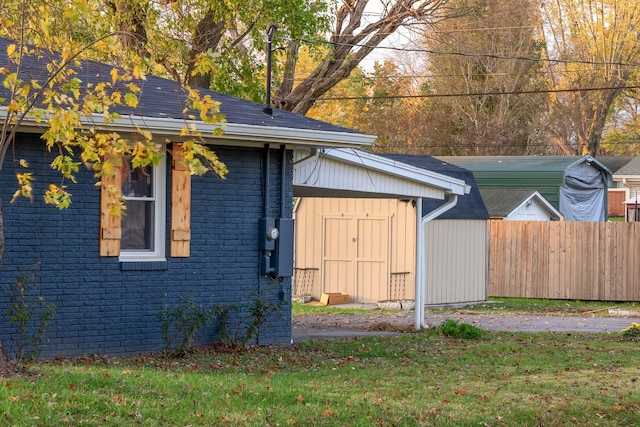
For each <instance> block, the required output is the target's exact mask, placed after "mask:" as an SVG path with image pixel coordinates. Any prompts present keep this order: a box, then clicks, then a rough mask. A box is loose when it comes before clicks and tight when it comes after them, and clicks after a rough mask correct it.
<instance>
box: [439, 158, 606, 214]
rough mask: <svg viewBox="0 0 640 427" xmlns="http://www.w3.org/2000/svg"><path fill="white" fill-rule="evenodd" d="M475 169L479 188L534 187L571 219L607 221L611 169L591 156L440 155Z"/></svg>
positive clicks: (445, 159) (472, 169)
mask: <svg viewBox="0 0 640 427" xmlns="http://www.w3.org/2000/svg"><path fill="white" fill-rule="evenodd" d="M438 158H439V159H441V160H443V161H446V162H449V163H452V164H454V165H456V166H460V167H462V168H465V169H468V170H470V171H472V172H473V176H474V177H475V180H476V184H477V185H478V188H480V189H481V190H482V189H485V188H486V189H490V188H502V189H509V188H512V189H515V188H525V189H535V190H536V191H538V192H539V193H540V194H541V195H542V196H544V198H545V199H547V200H548V201H549V202H550V203H551V204H552V205H553V206H554V207H555V208H557V209H558V210H559V211H560V212H561V213H562V215H563V216H564V218H565V219H566V220H569V221H572V220H573V221H606V220H607V191H608V188H609V187H610V186H611V185H612V174H611V171H610V170H609V169H608V168H607V167H606V166H605V165H604V164H603V163H602V162H600V161H598V160H596V159H595V158H593V157H591V156H584V157H571V156H465V157H456V156H448V157H438Z"/></svg>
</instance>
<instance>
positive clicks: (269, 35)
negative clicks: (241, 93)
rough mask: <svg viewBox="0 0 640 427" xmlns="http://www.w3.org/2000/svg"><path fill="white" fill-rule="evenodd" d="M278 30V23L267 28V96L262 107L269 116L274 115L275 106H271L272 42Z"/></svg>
mask: <svg viewBox="0 0 640 427" xmlns="http://www.w3.org/2000/svg"><path fill="white" fill-rule="evenodd" d="M276 30H277V27H276V24H269V28H267V88H266V89H267V98H266V102H265V106H264V108H263V109H262V112H263V113H265V114H267V115H269V116H271V115H273V108H271V52H272V49H271V44H272V43H273V35H274V34H275V33H276Z"/></svg>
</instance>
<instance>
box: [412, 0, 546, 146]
mask: <svg viewBox="0 0 640 427" xmlns="http://www.w3.org/2000/svg"><path fill="white" fill-rule="evenodd" d="M454 3H460V4H467V5H471V6H472V11H471V13H468V14H467V15H465V16H463V17H460V18H457V19H455V20H448V21H444V22H442V23H441V24H440V25H438V26H437V28H436V29H435V30H434V31H433V32H431V33H429V34H428V36H427V37H425V39H424V44H425V46H426V48H427V50H428V51H430V52H431V53H430V54H429V55H428V59H427V60H426V62H427V66H428V70H429V73H430V74H431V75H432V76H433V77H431V78H430V79H429V80H428V85H427V86H426V88H425V89H426V93H427V94H429V95H435V97H434V98H432V102H431V103H430V111H429V115H430V116H431V119H432V121H433V122H434V125H433V128H432V131H433V134H432V135H431V139H432V141H431V144H435V146H432V151H433V152H436V153H443V154H444V153H446V154H449V155H479V154H484V155H487V154H493V155H513V154H534V153H541V152H544V144H543V141H544V138H543V130H544V129H543V127H544V125H543V113H544V105H545V104H544V103H545V101H546V99H545V96H544V95H542V94H537V95H535V94H530V92H535V91H538V90H540V89H545V86H544V80H543V78H542V77H541V74H540V71H541V63H540V61H538V60H537V59H538V58H540V56H541V54H542V49H543V47H544V44H543V43H542V35H541V34H540V32H539V22H538V21H537V19H536V17H537V16H538V14H537V12H536V8H537V7H538V6H539V3H538V2H533V1H516V0H508V1H498V0H478V1H472V2H468V1H454ZM522 92H527V94H526V95H522V94H520V93H522ZM452 95H454V96H452Z"/></svg>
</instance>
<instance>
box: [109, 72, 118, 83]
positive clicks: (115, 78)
mask: <svg viewBox="0 0 640 427" xmlns="http://www.w3.org/2000/svg"><path fill="white" fill-rule="evenodd" d="M109 74H111V82H112V83H115V82H116V81H118V70H116V69H115V68H114V69H112V70H111V73H109Z"/></svg>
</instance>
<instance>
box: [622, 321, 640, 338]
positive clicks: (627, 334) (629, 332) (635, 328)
mask: <svg viewBox="0 0 640 427" xmlns="http://www.w3.org/2000/svg"><path fill="white" fill-rule="evenodd" d="M622 336H623V337H624V338H625V339H627V340H629V341H640V323H636V322H633V323H632V324H631V326H629V327H627V328H624V329H623V330H622Z"/></svg>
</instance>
